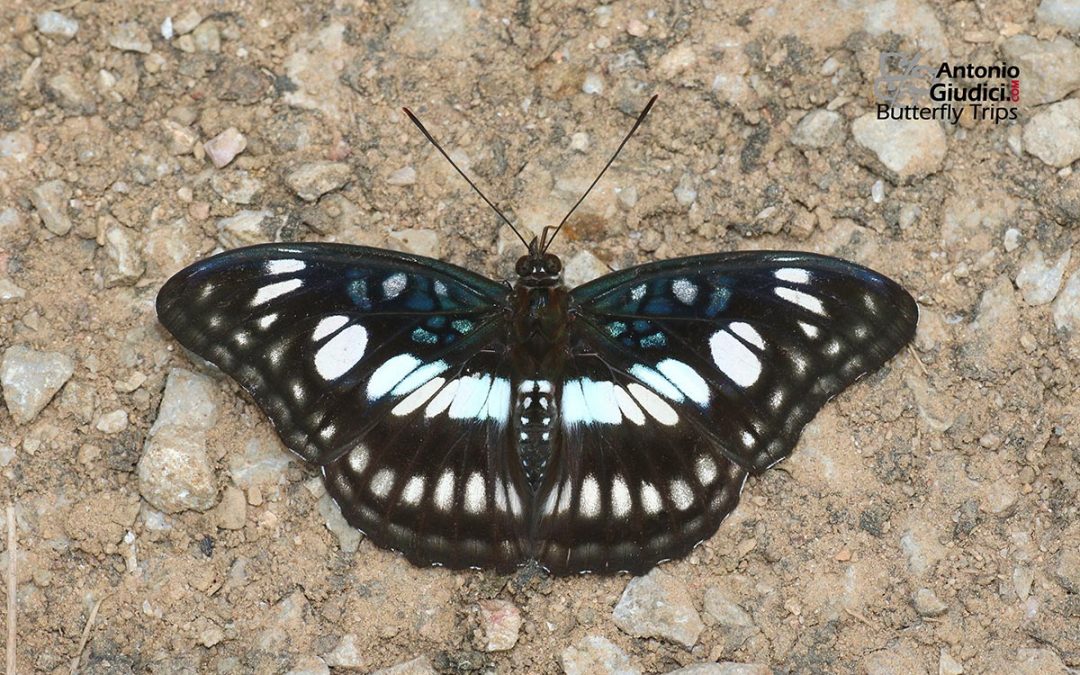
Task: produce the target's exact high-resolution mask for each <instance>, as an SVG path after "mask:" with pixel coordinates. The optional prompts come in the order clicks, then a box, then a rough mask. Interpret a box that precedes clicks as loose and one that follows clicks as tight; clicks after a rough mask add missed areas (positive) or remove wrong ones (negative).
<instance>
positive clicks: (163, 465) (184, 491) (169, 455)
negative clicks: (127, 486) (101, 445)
mask: <svg viewBox="0 0 1080 675" xmlns="http://www.w3.org/2000/svg"><path fill="white" fill-rule="evenodd" d="M138 473H139V494H141V495H142V497H143V499H145V500H146V501H147V502H149V503H150V505H151V506H153V507H154V508H156V509H158V510H159V511H164V512H166V513H179V512H181V511H188V510H193V511H207V510H209V509H211V508H213V506H214V505H215V504H217V498H218V489H217V483H216V482H215V478H214V469H213V466H212V465H211V463H210V459H209V457H208V456H207V454H206V437H205V435H204V434H203V433H201V432H199V431H193V430H191V429H185V428H183V427H175V426H169V427H161V428H159V429H158V430H157V431H156V433H155V434H154V435H153V436H151V437H150V438H149V440H147V441H146V445H145V446H144V447H143V454H142V457H141V458H140V459H139V467H138Z"/></svg>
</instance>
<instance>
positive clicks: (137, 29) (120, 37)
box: [109, 21, 154, 54]
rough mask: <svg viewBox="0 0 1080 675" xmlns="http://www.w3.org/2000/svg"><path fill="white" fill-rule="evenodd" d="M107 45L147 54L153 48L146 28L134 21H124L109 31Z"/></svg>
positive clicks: (125, 50) (121, 49)
mask: <svg viewBox="0 0 1080 675" xmlns="http://www.w3.org/2000/svg"><path fill="white" fill-rule="evenodd" d="M109 46H111V47H114V48H116V49H119V50H120V51H124V52H138V53H140V54H149V53H150V51H151V50H152V49H153V48H154V45H153V43H151V42H150V36H149V34H147V32H146V29H145V28H143V27H142V26H140V25H139V24H138V23H136V22H134V21H125V22H124V23H121V24H119V25H118V26H116V27H114V28H113V30H112V32H111V33H109Z"/></svg>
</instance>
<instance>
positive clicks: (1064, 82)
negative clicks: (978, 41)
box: [1001, 35, 1080, 106]
mask: <svg viewBox="0 0 1080 675" xmlns="http://www.w3.org/2000/svg"><path fill="white" fill-rule="evenodd" d="M1001 54H1002V56H1003V57H1004V58H1005V60H1006V61H1007V62H1008V63H1009V64H1010V65H1014V66H1017V67H1019V68H1020V102H1021V103H1022V104H1024V105H1028V106H1035V105H1042V104H1043V103H1052V102H1053V101H1060V100H1061V99H1063V98H1065V96H1067V95H1068V94H1069V92H1071V91H1074V90H1076V89H1077V88H1080V48H1077V46H1076V45H1075V44H1073V42H1072V40H1069V39H1068V38H1065V37H1056V38H1054V39H1053V40H1039V39H1037V38H1033V37H1031V36H1030V35H1014V36H1013V37H1011V38H1009V39H1008V40H1006V41H1005V42H1003V43H1002V44H1001Z"/></svg>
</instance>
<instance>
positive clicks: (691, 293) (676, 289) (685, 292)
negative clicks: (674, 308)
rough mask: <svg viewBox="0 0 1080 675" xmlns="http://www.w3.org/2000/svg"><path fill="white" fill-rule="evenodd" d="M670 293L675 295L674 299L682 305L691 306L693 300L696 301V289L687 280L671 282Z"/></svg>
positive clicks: (693, 284)
mask: <svg viewBox="0 0 1080 675" xmlns="http://www.w3.org/2000/svg"><path fill="white" fill-rule="evenodd" d="M671 292H672V293H673V294H674V295H675V299H676V300H678V301H679V302H681V303H682V304H684V305H692V304H694V300H696V299H697V294H698V287H697V284H695V283H694V282H692V281H690V280H689V279H676V280H675V281H673V282H671Z"/></svg>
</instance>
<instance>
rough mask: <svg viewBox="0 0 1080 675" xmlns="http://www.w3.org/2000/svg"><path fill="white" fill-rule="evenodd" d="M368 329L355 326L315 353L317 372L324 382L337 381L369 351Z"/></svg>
mask: <svg viewBox="0 0 1080 675" xmlns="http://www.w3.org/2000/svg"><path fill="white" fill-rule="evenodd" d="M367 335H368V333H367V329H365V328H364V327H363V326H361V325H360V324H353V325H352V326H349V327H348V328H346V329H344V330H343V331H341V332H340V333H338V334H337V335H335V336H334V337H332V338H330V339H329V340H328V341H327V342H326V344H324V345H323V346H321V347H319V351H317V352H315V370H316V372H318V373H319V377H321V378H322V379H324V380H336V379H337V378H339V377H341V376H342V375H344V374H345V373H347V372H349V370H351V369H352V368H353V366H355V365H356V364H357V363H359V362H360V359H361V358H363V356H364V352H365V351H366V350H367Z"/></svg>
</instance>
